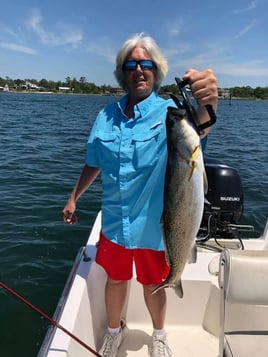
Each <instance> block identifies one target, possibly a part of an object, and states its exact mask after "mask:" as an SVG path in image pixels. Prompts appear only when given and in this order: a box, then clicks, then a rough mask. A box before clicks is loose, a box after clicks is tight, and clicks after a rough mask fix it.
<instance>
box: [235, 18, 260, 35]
mask: <svg viewBox="0 0 268 357" xmlns="http://www.w3.org/2000/svg"><path fill="white" fill-rule="evenodd" d="M256 23H257V21H256V20H253V21H251V23H249V24H248V25H247V26H245V27H244V28H243V29H242V30H241V31H239V32H238V34H237V35H236V36H235V39H238V38H240V37H242V36H244V35H245V34H246V33H247V32H249V31H250V30H251V29H253V28H254V27H255V26H256Z"/></svg>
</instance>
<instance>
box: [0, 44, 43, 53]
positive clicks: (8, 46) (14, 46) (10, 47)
mask: <svg viewBox="0 0 268 357" xmlns="http://www.w3.org/2000/svg"><path fill="white" fill-rule="evenodd" d="M0 47H2V48H6V49H8V50H11V51H15V52H22V53H26V54H28V55H36V54H37V52H36V50H34V49H33V48H30V47H27V46H23V45H20V44H16V43H4V42H1V43H0Z"/></svg>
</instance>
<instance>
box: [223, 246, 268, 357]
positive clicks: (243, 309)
mask: <svg viewBox="0 0 268 357" xmlns="http://www.w3.org/2000/svg"><path fill="white" fill-rule="evenodd" d="M219 286H220V289H221V299H220V300H221V301H220V305H221V306H220V324H221V331H220V336H219V357H252V356H258V357H267V356H268V322H267V321H268V320H267V316H268V251H267V250H260V251H256V250H230V249H226V250H224V251H223V252H222V253H221V258H220V268H219Z"/></svg>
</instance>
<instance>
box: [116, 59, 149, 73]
mask: <svg viewBox="0 0 268 357" xmlns="http://www.w3.org/2000/svg"><path fill="white" fill-rule="evenodd" d="M138 65H140V67H141V69H142V70H152V69H153V68H155V64H154V62H153V61H151V60H140V61H135V60H129V61H125V62H124V64H123V70H125V71H135V70H136V68H137V66H138Z"/></svg>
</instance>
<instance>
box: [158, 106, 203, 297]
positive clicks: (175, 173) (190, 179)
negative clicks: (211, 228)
mask: <svg viewBox="0 0 268 357" xmlns="http://www.w3.org/2000/svg"><path fill="white" fill-rule="evenodd" d="M185 115H186V114H185V110H182V109H176V108H171V107H169V108H168V113H167V117H166V132H167V150H168V159H167V168H166V176H165V189H164V210H163V214H162V220H161V223H162V231H163V240H164V245H165V252H166V260H167V263H168V264H169V266H170V271H169V275H168V277H167V278H166V280H165V281H163V283H162V284H161V285H159V286H158V287H157V288H156V289H155V290H154V291H153V293H155V292H157V291H158V290H160V289H161V288H163V287H166V286H170V287H172V288H174V289H175V292H176V294H177V295H178V296H179V297H183V289H182V284H181V275H182V272H183V270H184V267H185V264H186V262H187V261H188V262H189V263H194V262H196V256H197V254H196V246H195V238H196V236H197V233H198V230H199V227H200V223H201V220H202V215H203V208H204V191H205V190H206V187H207V181H206V176H205V170H204V162H203V155H202V149H201V144H200V138H199V135H198V134H197V133H196V131H195V129H194V128H193V127H192V126H191V124H190V123H189V122H188V120H187V118H186V116H185Z"/></svg>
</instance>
